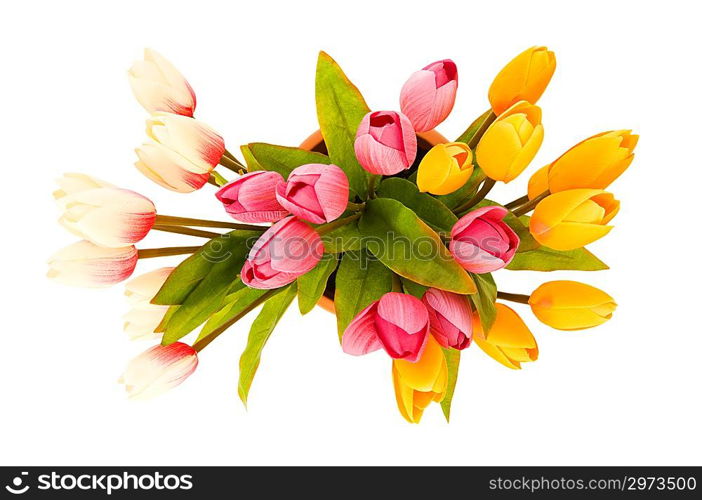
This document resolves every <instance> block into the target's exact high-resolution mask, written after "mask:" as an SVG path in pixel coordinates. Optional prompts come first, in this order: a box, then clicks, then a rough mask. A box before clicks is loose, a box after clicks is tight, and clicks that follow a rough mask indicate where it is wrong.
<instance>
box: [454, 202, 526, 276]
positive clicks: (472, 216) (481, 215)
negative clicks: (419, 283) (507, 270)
mask: <svg viewBox="0 0 702 500" xmlns="http://www.w3.org/2000/svg"><path fill="white" fill-rule="evenodd" d="M507 212H508V211H507V209H506V208H504V207H499V206H490V207H481V208H477V209H475V210H473V211H472V212H468V213H467V214H466V215H464V216H463V217H461V218H460V219H458V222H456V224H454V226H453V228H452V229H451V242H450V243H449V250H451V253H452V254H453V257H454V258H455V259H456V261H458V263H459V264H460V265H461V266H463V268H464V269H466V270H468V271H470V272H472V273H478V274H482V273H491V272H493V271H497V270H498V269H502V268H503V267H505V266H506V265H507V264H509V263H510V262H511V261H512V258H513V257H514V254H515V253H516V252H517V247H518V246H519V236H517V233H515V232H514V230H513V229H512V228H511V227H509V226H508V225H507V224H505V223H504V222H503V220H502V219H503V218H504V217H505V215H507Z"/></svg>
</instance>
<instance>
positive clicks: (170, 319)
mask: <svg viewBox="0 0 702 500" xmlns="http://www.w3.org/2000/svg"><path fill="white" fill-rule="evenodd" d="M555 66H556V62H555V57H554V54H553V53H552V52H550V51H548V50H547V49H546V48H544V47H534V48H530V49H528V50H526V51H524V52H522V53H521V54H519V55H518V56H517V57H515V58H514V59H513V60H512V61H510V62H509V63H508V64H507V65H506V66H505V67H504V68H503V69H502V70H501V71H500V72H499V74H498V75H497V76H496V78H495V80H494V81H493V82H492V85H491V86H490V88H489V91H488V100H489V103H490V109H488V110H487V111H485V112H484V113H483V114H481V115H480V116H479V117H478V118H477V119H476V120H475V121H473V123H472V124H471V125H470V126H468V128H467V129H466V130H465V132H463V133H462V134H461V135H460V136H459V137H458V138H456V140H454V141H449V140H447V139H445V138H444V137H443V136H441V135H440V134H439V133H438V132H436V131H435V130H434V129H435V127H436V126H437V125H439V124H440V123H441V122H442V121H443V120H444V119H445V118H446V117H447V116H448V114H449V113H450V112H451V110H452V108H453V106H454V101H455V97H456V90H457V88H458V70H457V67H456V64H454V62H453V61H451V60H448V59H445V60H441V61H437V62H434V63H432V64H429V65H428V66H426V67H424V68H423V69H421V70H419V71H417V72H415V73H413V74H412V75H411V76H410V77H409V79H408V80H407V82H406V83H405V84H404V86H403V87H402V89H401V90H400V92H399V111H397V110H396V111H383V110H375V111H374V110H371V109H369V107H368V105H367V104H366V102H365V100H364V99H363V97H362V95H361V93H360V92H359V90H358V89H357V88H356V87H355V86H354V85H353V84H352V83H351V82H350V81H349V79H348V78H347V77H346V75H345V74H344V73H343V71H342V70H341V68H340V67H339V65H338V64H337V63H336V62H335V61H334V60H333V59H332V58H331V57H329V56H328V55H327V54H325V53H321V54H320V56H319V61H318V65H317V74H316V105H317V115H318V119H319V128H320V131H319V132H317V133H316V134H313V135H312V136H311V137H310V138H309V139H308V140H307V141H305V143H304V144H303V145H302V147H299V148H294V147H283V146H276V145H271V144H266V143H250V144H246V145H244V146H242V147H241V155H242V156H243V159H242V160H240V159H238V158H237V156H236V155H235V154H232V153H231V152H230V151H229V150H227V149H226V148H225V144H224V140H223V139H222V137H221V136H220V135H219V134H217V132H215V131H214V130H213V129H212V128H210V127H209V126H207V125H205V124H204V123H202V122H201V121H199V120H198V119H195V118H193V114H194V111H195V105H196V102H195V94H194V92H193V90H192V88H191V87H190V85H189V84H188V83H187V81H186V80H185V79H184V78H183V76H182V75H181V74H180V73H179V72H178V71H177V70H176V69H175V67H174V66H173V65H171V64H170V63H169V62H168V61H167V60H166V59H165V58H163V57H162V56H160V55H159V54H157V53H156V52H154V51H151V50H147V51H146V52H145V57H144V60H142V61H139V62H137V63H135V64H134V66H133V67H132V68H131V70H130V71H129V79H130V82H131V86H132V90H133V91H134V94H135V96H136V98H137V100H138V101H139V103H141V105H142V106H143V107H144V108H145V109H146V110H147V111H148V112H149V113H150V114H151V115H150V117H149V118H148V119H147V122H146V123H147V127H146V130H147V134H148V136H149V139H150V141H149V142H148V143H146V144H144V145H143V146H141V147H139V148H138V149H137V156H138V161H137V162H136V167H137V168H138V169H139V170H140V171H141V172H142V173H143V174H144V175H146V176H147V177H148V178H149V179H151V180H152V181H154V182H156V183H158V184H160V185H161V186H163V187H164V188H167V189H170V190H172V191H177V192H181V193H188V192H192V191H195V190H198V189H201V188H203V187H204V186H205V185H206V184H211V185H214V186H215V189H216V191H215V192H214V193H213V198H212V199H213V201H214V200H215V198H216V199H217V200H218V202H219V203H218V205H219V204H221V206H222V207H223V208H224V212H226V214H228V215H229V216H230V217H231V218H232V219H234V222H232V221H218V220H203V219H194V218H188V217H183V216H175V215H164V214H161V213H158V212H157V210H156V207H155V205H154V203H153V202H152V201H150V200H148V199H147V198H145V197H143V196H141V195H139V194H137V193H134V192H132V191H129V190H126V189H122V188H118V187H115V186H113V185H111V184H108V183H107V182H104V181H101V180H97V179H95V178H93V177H90V176H88V175H82V174H66V175H65V176H64V177H63V178H61V179H60V181H59V185H60V187H59V189H58V190H57V191H56V192H55V193H54V196H55V198H56V200H57V202H58V205H59V208H60V210H61V218H60V222H61V224H62V225H63V226H65V227H66V228H67V229H68V230H69V231H71V232H72V233H74V234H76V235H77V236H78V237H80V238H82V240H81V241H79V242H77V243H74V244H73V245H71V246H69V247H67V248H65V249H63V250H61V251H60V252H58V253H57V254H56V255H54V257H53V258H52V259H51V260H50V264H49V265H50V271H49V276H50V277H51V278H54V279H56V280H58V281H60V282H63V283H67V284H72V285H84V286H93V287H99V286H108V285H113V284H115V283H118V282H121V281H124V280H127V279H128V278H129V277H130V276H131V275H132V273H133V271H134V269H135V267H136V266H137V263H138V261H140V260H144V259H149V258H154V257H160V256H166V255H189V256H188V257H187V258H185V260H183V261H182V262H181V263H180V264H179V265H178V266H177V267H175V268H171V267H162V268H159V269H156V270H152V271H150V272H148V273H146V274H142V275H141V276H138V277H136V278H133V279H131V281H128V282H127V284H126V296H127V299H128V300H129V302H130V304H131V310H130V312H129V313H128V314H127V316H126V321H125V330H126V332H127V333H128V335H129V336H130V337H131V338H135V339H157V340H158V341H159V343H158V344H157V345H155V346H153V347H151V348H150V349H148V350H147V351H146V352H144V353H142V354H141V355H139V356H138V357H137V358H135V359H134V360H132V361H131V362H130V363H129V364H128V366H127V368H126V370H125V372H124V375H123V377H122V381H123V383H124V384H125V386H126V390H127V392H128V393H129V395H130V397H133V398H146V397H151V396H154V395H156V394H159V393H161V392H163V391H164V390H166V389H168V388H171V387H173V386H176V385H178V384H180V383H181V382H183V380H185V379H186V378H187V377H188V376H189V375H190V374H191V373H192V372H193V371H194V370H195V368H196V366H197V363H198V353H199V352H200V351H202V350H203V349H204V348H205V347H207V346H208V345H209V344H210V343H212V342H213V341H214V340H215V339H216V338H217V337H218V336H219V335H221V334H222V333H223V332H225V331H226V330H227V329H228V328H230V327H231V326H232V325H234V324H235V323H236V322H237V321H238V320H239V319H241V318H242V317H244V316H245V315H247V314H249V313H251V312H252V311H253V310H255V309H257V308H258V307H259V306H262V308H261V309H260V311H259V312H258V316H257V317H256V318H255V320H254V321H253V324H252V326H251V330H250V333H249V337H248V343H247V345H246V348H245V350H244V352H243V354H242V356H241V359H240V378H239V395H240V397H241V399H242V401H243V402H244V403H246V401H247V398H248V394H249V389H250V386H251V383H252V380H253V377H254V375H255V373H256V370H257V368H258V365H259V361H260V359H261V353H262V351H263V348H264V346H265V344H266V342H267V341H268V339H269V337H270V335H271V334H272V332H273V330H274V328H275V326H276V324H277V323H278V321H279V320H280V318H281V316H282V315H283V313H284V312H285V311H286V309H287V308H288V307H289V306H290V304H291V303H292V301H293V299H294V298H296V297H297V304H298V306H299V309H300V312H301V313H302V314H306V313H308V312H310V311H311V310H312V309H313V308H314V307H315V306H316V305H318V304H319V305H321V306H322V307H324V308H325V309H327V310H329V311H332V312H334V313H335V314H336V318H337V323H338V335H339V340H340V344H341V348H342V349H343V351H344V352H345V353H348V354H352V355H364V354H367V353H369V352H371V351H378V350H383V351H385V353H386V354H387V355H388V356H389V357H390V358H391V365H392V380H393V384H394V390H395V396H396V399H397V405H398V407H399V410H400V413H401V414H402V416H403V417H404V418H405V419H406V420H408V421H409V422H413V423H417V422H419V421H420V419H421V417H422V413H423V411H424V410H425V409H426V408H427V407H428V406H429V405H430V403H431V402H432V401H434V402H437V403H440V404H441V407H442V410H443V412H444V414H445V416H446V418H447V419H448V417H449V413H450V406H451V400H452V398H453V394H454V389H455V386H456V379H457V373H458V368H459V362H460V357H461V351H462V350H464V349H467V348H468V347H470V346H471V344H472V343H473V342H475V343H476V344H477V345H478V347H479V348H480V349H481V350H482V351H484V352H485V353H486V354H487V355H488V356H490V357H492V358H494V359H495V360H496V361H498V362H499V363H501V364H503V365H504V366H506V367H508V368H512V369H518V368H521V365H522V363H526V362H531V361H535V360H536V359H537V357H538V352H539V351H538V346H537V342H536V339H535V338H534V336H533V335H532V333H531V332H530V331H529V329H528V328H527V326H526V324H525V323H524V322H523V321H522V319H521V318H520V316H519V315H518V314H517V312H516V311H515V310H514V309H512V308H511V307H509V306H507V305H505V304H504V303H503V302H504V301H511V302H515V303H517V304H526V305H528V306H530V307H531V309H532V311H533V313H534V314H535V315H536V317H537V318H538V319H539V320H540V321H542V322H543V323H545V324H547V325H549V326H551V327H553V328H556V329H560V330H577V329H583V328H589V327H593V326H597V325H599V324H602V323H604V322H605V321H607V320H608V319H610V317H611V316H612V312H613V311H614V309H615V307H616V304H615V302H614V300H613V299H612V298H611V297H610V296H609V295H607V294H606V293H605V292H603V291H601V290H598V289H596V288H594V287H592V286H589V285H586V284H583V283H578V282H575V281H551V282H547V283H544V284H542V285H541V286H539V287H538V288H537V289H536V290H534V291H533V292H532V293H531V294H528V295H525V294H519V293H510V292H506V291H502V290H500V291H498V288H497V286H496V283H495V279H494V277H493V273H495V272H496V271H499V270H502V269H506V270H512V271H514V270H534V271H553V270H583V271H593V270H600V269H606V268H607V266H606V265H605V264H604V263H603V262H602V261H601V260H599V259H598V258H597V257H595V256H594V255H593V254H592V253H591V252H589V251H588V250H586V249H585V248H584V246H585V245H587V244H589V243H590V242H593V241H595V240H597V239H599V238H601V237H603V236H604V235H606V234H607V233H608V232H609V231H610V230H611V229H612V227H611V226H610V225H609V223H610V221H611V220H612V218H613V217H614V216H615V215H616V213H617V210H618V209H619V202H618V201H617V200H615V198H614V197H613V196H612V194H610V193H608V192H606V191H604V189H605V188H607V187H608V186H609V185H610V184H611V183H612V182H613V181H614V180H615V179H616V178H617V177H619V176H620V175H621V174H622V172H624V170H626V168H627V167H628V166H629V164H630V163H631V161H632V159H633V150H634V147H635V146H636V141H637V136H636V135H632V134H631V132H630V131H628V130H615V131H608V132H603V133H599V134H596V135H594V136H592V137H590V138H588V139H585V140H583V141H582V142H580V143H579V144H576V145H575V146H573V147H572V148H570V149H569V150H567V151H566V152H565V153H563V154H562V155H561V156H560V157H558V158H556V159H555V160H554V161H552V162H551V163H548V164H547V165H546V166H544V167H543V168H541V169H539V170H537V171H536V172H535V173H534V174H533V175H532V177H531V179H530V180H529V184H528V189H527V194H525V195H524V196H523V197H521V198H518V199H516V200H513V201H511V202H509V203H498V202H496V201H493V200H491V199H489V198H488V194H489V192H490V190H491V189H492V187H493V186H494V185H495V184H496V183H497V182H504V183H507V182H511V181H512V180H514V179H515V178H517V176H519V174H520V173H521V172H522V171H524V170H525V169H526V167H527V166H528V165H529V163H530V162H531V160H532V159H533V158H534V156H535V154H536V153H537V151H538V149H539V147H540V145H541V142H542V140H543V135H544V127H543V125H542V124H541V110H540V108H539V107H538V106H537V105H536V102H537V101H538V99H539V97H540V96H541V94H542V93H543V92H544V90H545V88H546V86H547V85H548V83H549V81H550V79H551V76H552V75H553V73H554V70H555ZM218 166H222V167H224V168H225V169H228V171H231V172H230V173H229V174H228V175H227V174H224V175H227V177H230V176H231V175H232V173H233V175H234V178H233V179H231V180H228V179H226V178H225V176H224V175H223V174H222V173H221V172H219V171H216V170H215V168H216V167H218ZM202 228H207V229H202ZM214 228H220V231H216V230H214ZM224 230H228V232H224ZM151 231H166V232H171V233H179V234H186V235H190V236H193V237H195V238H204V239H206V240H207V241H206V242H205V244H204V245H193V246H188V247H172V248H139V249H137V248H136V247H135V246H134V245H135V244H137V243H139V242H140V241H141V240H142V239H143V238H145V237H146V236H147V235H148V234H149V233H150V232H151ZM498 300H500V301H501V302H497V301H498ZM516 307H518V306H516ZM198 328H199V331H198V333H197V337H196V338H194V340H193V341H192V342H190V343H186V342H184V338H185V337H186V336H187V335H188V334H190V333H191V332H194V331H195V330H197V329H198Z"/></svg>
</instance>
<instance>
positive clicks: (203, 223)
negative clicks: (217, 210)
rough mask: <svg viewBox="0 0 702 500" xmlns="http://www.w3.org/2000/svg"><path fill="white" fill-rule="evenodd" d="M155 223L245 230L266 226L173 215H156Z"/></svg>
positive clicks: (263, 228)
mask: <svg viewBox="0 0 702 500" xmlns="http://www.w3.org/2000/svg"><path fill="white" fill-rule="evenodd" d="M156 224H159V225H161V226H196V227H222V228H228V229H243V230H246V231H265V230H266V229H268V227H267V226H254V225H251V224H239V223H236V222H222V221H218V220H206V219H192V218H190V217H174V216H172V215H161V214H157V215H156Z"/></svg>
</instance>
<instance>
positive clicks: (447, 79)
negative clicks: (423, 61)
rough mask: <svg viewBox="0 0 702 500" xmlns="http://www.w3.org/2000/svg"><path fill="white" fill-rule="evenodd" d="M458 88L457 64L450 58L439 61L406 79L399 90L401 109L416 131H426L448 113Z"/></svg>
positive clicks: (443, 118) (442, 119)
mask: <svg viewBox="0 0 702 500" xmlns="http://www.w3.org/2000/svg"><path fill="white" fill-rule="evenodd" d="M457 88H458V71H457V70H456V64H455V63H454V62H453V61H452V60H451V59H444V60H443V61H436V62H435V63H431V64H430V65H429V66H426V67H425V68H424V69H422V70H420V71H417V72H416V73H413V74H412V76H410V77H409V80H407V82H405V84H404V85H403V87H402V91H401V92H400V109H401V110H402V112H403V113H404V114H405V115H406V116H407V118H409V120H410V121H411V122H412V125H414V129H415V130H416V131H417V132H426V131H427V130H431V129H433V128H434V127H436V126H437V125H438V124H439V123H441V122H442V121H444V120H445V119H446V117H447V116H448V115H449V113H450V112H451V109H453V103H454V102H455V101H456V89H457Z"/></svg>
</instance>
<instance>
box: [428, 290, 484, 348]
mask: <svg viewBox="0 0 702 500" xmlns="http://www.w3.org/2000/svg"><path fill="white" fill-rule="evenodd" d="M422 302H424V305H425V306H426V308H427V311H428V313H429V324H430V325H431V333H432V334H433V335H434V338H435V339H436V340H437V341H438V342H439V344H441V345H442V346H444V347H447V348H448V347H453V348H454V349H458V350H459V351H460V350H461V349H465V348H466V347H468V346H469V345H470V342H471V339H472V337H473V313H472V312H471V310H470V306H469V305H468V299H467V297H465V296H463V295H457V294H455V293H451V292H446V291H444V290H439V289H436V288H430V289H429V290H427V291H426V293H425V294H424V297H422Z"/></svg>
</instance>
